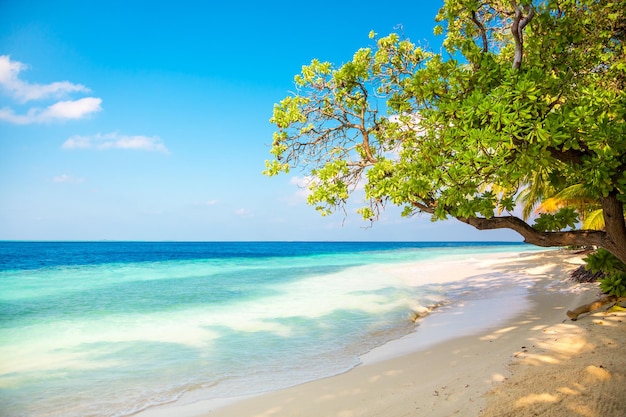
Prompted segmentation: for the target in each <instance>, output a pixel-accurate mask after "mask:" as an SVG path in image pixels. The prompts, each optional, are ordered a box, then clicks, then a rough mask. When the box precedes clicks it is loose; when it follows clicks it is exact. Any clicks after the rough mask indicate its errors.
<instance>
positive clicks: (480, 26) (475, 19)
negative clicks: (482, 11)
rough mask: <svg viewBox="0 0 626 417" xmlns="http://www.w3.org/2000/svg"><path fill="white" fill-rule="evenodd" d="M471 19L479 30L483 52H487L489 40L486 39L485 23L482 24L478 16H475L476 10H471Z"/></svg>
mask: <svg viewBox="0 0 626 417" xmlns="http://www.w3.org/2000/svg"><path fill="white" fill-rule="evenodd" d="M472 21H473V22H474V24H475V25H476V26H477V27H478V30H479V31H480V37H481V38H482V42H483V52H485V53H486V52H489V42H488V41H487V30H486V29H485V25H483V24H482V22H481V21H480V20H478V17H476V12H475V11H473V10H472Z"/></svg>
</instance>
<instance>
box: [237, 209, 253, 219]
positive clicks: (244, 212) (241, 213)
mask: <svg viewBox="0 0 626 417" xmlns="http://www.w3.org/2000/svg"><path fill="white" fill-rule="evenodd" d="M235 214H236V215H237V216H241V217H253V216H254V214H252V212H251V211H250V210H248V209H245V208H240V209H238V210H235Z"/></svg>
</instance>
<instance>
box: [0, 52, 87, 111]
mask: <svg viewBox="0 0 626 417" xmlns="http://www.w3.org/2000/svg"><path fill="white" fill-rule="evenodd" d="M27 68H28V66H27V65H25V64H23V63H21V62H19V61H11V57H10V56H8V55H0V86H2V88H3V89H5V90H6V91H8V92H9V94H10V95H11V96H12V97H13V98H15V99H16V100H18V101H20V102H21V103H26V102H28V101H31V100H41V99H45V98H49V97H57V98H58V97H64V96H66V95H67V94H69V93H75V92H89V91H90V90H89V89H88V88H87V87H85V86H84V85H82V84H74V83H71V82H69V81H57V82H53V83H50V84H31V83H29V82H27V81H22V80H20V78H19V75H20V72H22V70H25V69H27Z"/></svg>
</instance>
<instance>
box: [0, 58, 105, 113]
mask: <svg viewBox="0 0 626 417" xmlns="http://www.w3.org/2000/svg"><path fill="white" fill-rule="evenodd" d="M26 68H27V66H26V65H25V64H23V63H21V62H18V61H11V58H10V57H9V56H8V55H0V89H2V90H4V91H5V92H7V93H8V95H9V96H10V97H12V98H13V99H15V100H16V101H17V102H18V103H22V104H23V103H27V102H29V101H33V100H46V99H60V98H62V97H66V96H67V95H69V94H71V93H86V92H89V91H90V90H89V89H88V88H87V87H85V86H84V85H82V84H74V83H71V82H69V81H57V82H53V83H50V84H31V83H29V82H27V81H23V80H21V79H20V78H19V75H20V72H22V71H23V70H24V69H26ZM101 104H102V99H100V98H97V97H84V98H81V99H77V100H64V101H57V102H56V103H54V104H52V105H49V106H47V107H31V108H30V109H28V110H27V111H26V113H23V114H19V113H16V112H15V110H13V109H12V108H10V107H4V108H1V109H0V120H4V121H6V122H9V123H14V124H21V125H24V124H31V123H48V122H54V121H63V120H75V119H82V118H84V117H86V116H88V115H90V114H92V113H95V112H98V111H100V110H102V107H101V106H100V105H101Z"/></svg>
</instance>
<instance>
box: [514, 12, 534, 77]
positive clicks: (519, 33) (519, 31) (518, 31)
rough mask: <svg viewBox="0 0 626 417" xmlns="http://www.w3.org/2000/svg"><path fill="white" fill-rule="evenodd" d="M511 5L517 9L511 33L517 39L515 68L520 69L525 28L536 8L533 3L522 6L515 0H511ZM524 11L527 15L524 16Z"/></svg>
mask: <svg viewBox="0 0 626 417" xmlns="http://www.w3.org/2000/svg"><path fill="white" fill-rule="evenodd" d="M511 6H512V7H513V9H514V10H515V17H514V18H513V24H512V25H511V33H512V34H513V39H514V41H515V56H514V58H513V69H519V68H520V67H521V66H522V57H523V55H524V28H525V27H526V25H527V24H528V23H530V21H531V20H532V19H533V17H534V16H535V9H533V7H532V5H526V6H524V7H523V8H521V7H520V5H519V4H517V2H516V1H515V0H511ZM524 13H526V16H524Z"/></svg>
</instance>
